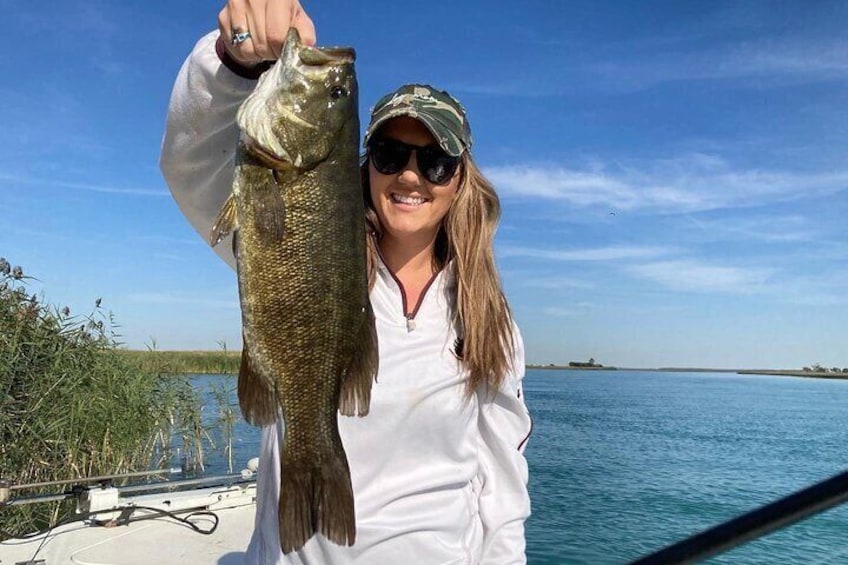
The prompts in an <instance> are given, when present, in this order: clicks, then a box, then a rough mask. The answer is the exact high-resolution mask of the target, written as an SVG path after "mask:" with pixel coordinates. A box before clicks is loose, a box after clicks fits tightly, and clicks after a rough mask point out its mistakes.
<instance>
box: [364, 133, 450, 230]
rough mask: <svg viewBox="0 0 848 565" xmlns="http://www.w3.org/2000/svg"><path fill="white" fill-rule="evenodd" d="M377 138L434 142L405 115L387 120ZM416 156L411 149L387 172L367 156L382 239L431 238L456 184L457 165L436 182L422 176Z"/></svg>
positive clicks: (447, 208)
mask: <svg viewBox="0 0 848 565" xmlns="http://www.w3.org/2000/svg"><path fill="white" fill-rule="evenodd" d="M378 137H379V138H381V139H393V140H396V141H401V142H403V143H406V144H408V145H415V146H419V147H425V146H427V145H433V144H435V143H436V139H435V138H434V137H433V135H432V134H431V133H430V130H428V129H427V127H426V126H425V125H424V124H422V123H421V122H419V121H418V120H416V119H414V118H410V117H407V116H402V117H398V118H393V119H392V120H389V121H388V122H386V124H385V125H383V126H382V127H381V128H380V131H379V136H378ZM416 159H417V158H416V152H412V154H411V155H410V157H409V162H408V163H406V165H405V166H404V167H402V168H401V170H400V171H398V172H397V173H394V174H389V175H386V174H383V173H381V172H379V171H378V170H377V169H375V168H374V164H373V163H372V162H371V160H370V159H369V162H368V173H369V182H370V184H371V201H372V202H373V203H374V210H375V212H377V216H378V217H379V218H380V224H381V225H382V228H383V238H386V237H389V238H391V239H394V240H395V242H399V243H403V242H409V243H410V244H411V243H414V242H422V241H423V242H427V243H431V242H432V241H434V240H435V238H436V235H437V234H438V232H439V227H440V226H441V223H442V220H443V219H444V217H445V215H447V213H448V210H449V209H450V207H451V204H452V203H453V198H454V195H456V191H457V188H458V187H459V179H460V168H459V167H458V168H457V170H456V172H455V173H454V175H453V177H451V179H450V180H449V181H448V182H447V183H445V184H443V185H437V184H433V183H431V182H429V181H428V180H427V179H426V178H424V177H423V176H422V175H421V171H419V169H418V164H417V160H416Z"/></svg>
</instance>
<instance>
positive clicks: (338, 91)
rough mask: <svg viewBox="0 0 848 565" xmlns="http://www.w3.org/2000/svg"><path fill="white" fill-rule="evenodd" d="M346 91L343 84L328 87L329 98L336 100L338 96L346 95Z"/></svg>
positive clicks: (344, 96) (343, 96)
mask: <svg viewBox="0 0 848 565" xmlns="http://www.w3.org/2000/svg"><path fill="white" fill-rule="evenodd" d="M348 94H349V93H348V91H347V89H346V88H345V87H343V86H334V87H333V88H332V89H330V98H332V99H333V100H338V99H339V98H346V97H347V95H348Z"/></svg>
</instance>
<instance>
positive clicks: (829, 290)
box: [0, 0, 848, 368]
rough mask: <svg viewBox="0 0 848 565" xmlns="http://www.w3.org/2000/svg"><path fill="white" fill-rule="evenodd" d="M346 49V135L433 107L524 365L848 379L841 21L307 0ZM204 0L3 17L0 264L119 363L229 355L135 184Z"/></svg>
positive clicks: (217, 319)
mask: <svg viewBox="0 0 848 565" xmlns="http://www.w3.org/2000/svg"><path fill="white" fill-rule="evenodd" d="M305 6H306V8H307V10H308V11H309V13H310V14H311V15H312V17H313V19H314V20H315V22H316V26H317V30H318V38H319V42H320V43H322V44H347V45H353V46H354V47H355V48H356V49H357V52H358V63H357V70H358V75H359V82H360V100H361V110H362V112H363V115H364V114H365V113H366V112H367V110H368V108H369V107H370V105H372V104H373V103H374V102H375V101H376V100H377V98H379V96H380V95H381V94H383V93H385V92H387V91H389V90H392V89H394V88H395V87H396V86H398V85H400V84H402V83H404V82H414V81H419V82H431V83H433V84H435V85H437V86H440V87H442V88H445V89H447V90H449V91H450V92H451V93H452V94H454V95H456V96H457V97H458V98H460V100H462V102H463V103H464V105H465V106H466V108H467V109H468V112H469V114H470V117H471V124H472V129H473V134H474V138H475V147H474V154H475V157H476V159H477V161H478V162H479V163H480V164H481V166H482V167H483V170H484V172H485V173H486V174H487V175H488V176H489V177H490V179H491V180H492V181H493V182H494V183H495V185H496V187H497V188H498V190H499V193H500V195H501V198H502V204H503V207H504V214H503V220H502V224H501V228H500V231H499V234H498V239H497V256H498V261H499V265H500V268H501V271H502V275H503V279H504V284H505V288H506V292H507V295H508V297H509V300H510V303H511V305H512V308H513V310H514V312H515V315H516V318H517V319H518V322H519V324H520V326H521V328H522V332H523V334H524V337H525V341H526V344H527V352H528V361H529V362H534V363H551V362H553V363H562V362H567V361H569V360H585V359H588V358H589V357H590V356H591V357H594V358H595V359H596V360H598V361H599V362H601V363H604V364H608V365H619V366H631V367H658V366H706V367H728V368H729V367H774V368H783V367H785V368H793V367H801V366H803V365H810V364H813V363H821V364H823V365H825V366H834V365H837V366H840V367H843V366H848V345H846V344H848V324H846V320H848V293H846V291H845V289H846V287H848V245H846V236H847V235H848V228H846V220H845V218H846V217H848V164H846V163H848V159H846V157H848V141H846V140H848V119H846V117H848V110H846V100H848V42H846V39H845V36H846V35H845V34H846V30H848V4H846V3H843V2H836V1H834V2H826V1H817V2H807V1H797V2H778V1H775V2H765V1H763V2H744V1H734V2H638V3H637V2H624V1H622V2H596V1H586V2H559V1H551V0H549V1H533V0H528V1H525V2H494V3H493V2H482V1H478V0H472V1H457V2H451V3H442V2H431V3H424V4H422V3H411V2H403V1H396V0H393V1H388V0H385V1H383V0H379V1H369V2H350V1H348V0H344V1H342V0H333V1H330V0H328V1H324V2H319V1H317V0H316V1H314V2H306V3H305ZM218 9H219V6H218V4H217V3H215V2H206V1H196V0H195V1H187V2H176V3H174V2H167V3H166V2H157V1H153V2H118V1H116V0H85V1H82V0H66V1H62V2H58V1H54V0H48V1H46V2H40V3H37V5H34V4H33V3H14V5H11V4H10V5H9V6H7V10H6V17H5V24H6V29H7V30H9V32H10V33H13V34H14V35H15V36H16V37H18V39H16V40H15V42H14V43H15V49H9V50H7V51H6V53H5V55H3V57H2V58H0V96H2V99H3V104H2V105H0V117H2V123H3V124H4V128H3V133H2V135H0V144H1V145H2V151H0V217H2V223H3V229H2V230H0V256H3V257H6V258H7V259H8V260H9V261H10V262H11V263H12V264H14V265H21V266H23V268H24V270H25V271H26V272H27V273H28V274H31V275H32V276H35V277H37V278H38V279H39V280H38V282H36V283H34V284H33V285H32V286H31V288H32V290H34V291H39V292H43V293H44V295H45V296H46V298H47V299H48V300H49V301H50V302H53V303H55V304H57V305H59V306H63V305H68V306H70V308H71V310H72V311H73V312H76V313H79V314H82V313H85V312H87V311H89V310H90V309H91V308H92V307H93V302H94V300H95V299H96V298H98V297H102V299H103V306H104V307H105V308H108V309H109V310H111V311H112V312H113V313H114V315H115V318H116V320H117V322H118V323H119V324H120V327H119V328H118V330H117V331H118V332H119V333H120V334H121V336H122V337H121V339H122V341H123V342H125V343H126V345H127V346H128V347H132V348H143V347H144V346H145V344H149V343H152V342H153V341H154V340H155V342H156V344H157V346H158V347H159V348H161V349H215V348H217V347H218V343H219V342H224V341H225V342H226V343H227V344H228V346H229V347H230V348H237V347H238V346H239V344H240V321H239V309H238V303H237V289H236V284H235V279H234V275H233V273H232V272H231V271H230V270H229V269H228V268H227V267H226V266H225V265H224V264H223V263H221V262H220V261H219V260H218V259H217V258H216V257H215V255H214V254H213V253H212V252H211V251H210V250H208V249H206V248H205V245H204V243H203V242H202V241H201V239H200V238H199V237H198V236H197V235H196V234H195V232H194V231H193V230H192V229H191V228H190V226H189V225H188V224H187V222H185V220H184V219H183V218H182V217H181V215H180V214H179V212H178V210H177V208H176V206H175V204H174V203H173V202H172V200H171V199H170V196H169V193H168V190H167V187H166V185H165V183H164V181H163V180H162V177H161V175H160V173H159V170H158V165H157V160H158V151H159V144H160V140H161V136H162V131H163V124H164V120H165V112H166V107H167V103H168V98H169V95H170V89H171V85H172V82H173V79H174V77H175V76H176V73H177V70H178V68H179V66H180V65H181V63H182V60H183V59H184V57H185V56H186V55H187V53H188V52H189V50H190V49H191V47H192V45H193V44H194V42H195V41H196V40H197V39H198V38H199V37H200V36H201V35H202V34H203V33H205V32H206V31H208V30H211V29H212V28H213V27H215V25H216V15H217V11H218Z"/></svg>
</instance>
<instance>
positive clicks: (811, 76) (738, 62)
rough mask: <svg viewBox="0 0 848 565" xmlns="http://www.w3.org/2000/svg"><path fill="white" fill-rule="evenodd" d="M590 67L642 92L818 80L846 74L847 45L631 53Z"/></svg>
mask: <svg viewBox="0 0 848 565" xmlns="http://www.w3.org/2000/svg"><path fill="white" fill-rule="evenodd" d="M634 55H635V56H636V57H638V59H633V58H631V57H626V58H622V59H620V60H616V61H606V62H601V63H598V64H596V65H595V67H594V68H595V71H596V72H597V73H598V74H599V75H601V76H603V77H606V79H607V81H609V82H611V83H617V84H619V85H626V86H628V87H632V88H646V87H648V86H652V85H654V84H658V83H662V82H670V81H691V80H724V79H745V78H755V79H778V80H783V81H786V80H791V81H792V82H808V81H818V80H822V79H830V78H840V77H841V78H844V77H845V76H848V44H846V43H845V42H844V41H841V40H840V41H836V40H828V41H819V40H811V39H792V40H785V39H764V40H760V41H745V42H739V43H734V44H725V45H718V46H713V47H711V48H709V49H700V50H697V49H692V48H689V49H674V50H663V51H661V52H659V53H655V54H646V53H636V54H634Z"/></svg>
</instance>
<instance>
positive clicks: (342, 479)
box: [279, 446, 356, 553]
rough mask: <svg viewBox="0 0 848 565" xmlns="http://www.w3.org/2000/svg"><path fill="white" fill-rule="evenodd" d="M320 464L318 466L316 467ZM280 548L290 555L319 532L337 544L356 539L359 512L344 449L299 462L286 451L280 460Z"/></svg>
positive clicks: (348, 543)
mask: <svg viewBox="0 0 848 565" xmlns="http://www.w3.org/2000/svg"><path fill="white" fill-rule="evenodd" d="M316 463H317V465H316ZM280 466H281V471H280V501H279V527H280V548H281V549H282V550H283V553H291V552H292V551H297V550H299V549H300V548H302V547H303V546H304V545H305V544H306V542H307V541H309V539H310V538H311V537H312V536H313V535H315V534H316V533H320V534H323V535H324V537H326V538H327V539H329V540H330V541H332V542H333V543H336V544H338V545H348V546H349V545H353V543H354V541H355V540H356V512H355V509H354V502H353V488H352V487H351V484H350V470H349V468H348V464H347V459H346V457H345V455H344V450H343V449H342V448H341V446H339V448H338V449H336V450H334V451H333V452H328V453H326V454H324V456H323V457H319V458H316V459H315V460H314V462H304V463H300V462H296V461H292V457H291V456H290V455H288V453H287V449H286V448H284V449H283V454H282V458H281V460H280Z"/></svg>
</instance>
